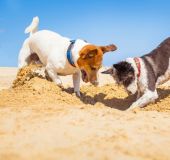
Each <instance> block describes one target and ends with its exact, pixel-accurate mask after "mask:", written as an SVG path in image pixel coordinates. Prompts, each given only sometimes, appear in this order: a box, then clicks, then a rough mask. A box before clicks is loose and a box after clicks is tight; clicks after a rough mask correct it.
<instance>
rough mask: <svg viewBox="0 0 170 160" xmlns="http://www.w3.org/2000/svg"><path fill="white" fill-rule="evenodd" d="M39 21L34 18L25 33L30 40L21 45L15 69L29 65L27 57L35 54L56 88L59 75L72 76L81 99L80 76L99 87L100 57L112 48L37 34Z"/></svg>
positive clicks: (59, 81)
mask: <svg viewBox="0 0 170 160" xmlns="http://www.w3.org/2000/svg"><path fill="white" fill-rule="evenodd" d="M38 24H39V18H38V17H34V18H33V20H32V23H31V24H30V26H28V27H27V28H26V30H25V33H30V36H29V37H28V38H27V39H26V40H25V41H24V43H23V46H22V48H21V50H20V53H19V58H18V67H19V68H22V67H24V66H26V65H28V63H29V61H30V57H31V55H33V54H35V53H36V54H37V56H38V57H39V59H40V61H41V63H42V64H43V65H44V66H45V69H46V71H47V73H48V74H49V76H50V78H51V79H52V80H53V81H54V82H55V83H56V84H57V85H59V86H62V82H61V80H60V78H59V75H62V76H65V75H71V74H72V75H73V86H74V92H75V93H76V95H77V96H80V76H81V75H82V80H83V81H84V82H86V83H87V82H90V83H92V84H93V85H97V84H98V77H97V73H98V70H99V69H100V67H101V65H102V59H103V54H104V53H106V52H110V51H115V50H116V49H117V47H116V46H115V45H113V44H112V45H107V46H96V45H93V44H90V43H87V42H86V41H84V40H81V39H77V40H74V41H71V40H70V39H69V38H66V37H63V36H61V35H59V34H57V33H55V32H52V31H49V30H41V31H37V30H38Z"/></svg>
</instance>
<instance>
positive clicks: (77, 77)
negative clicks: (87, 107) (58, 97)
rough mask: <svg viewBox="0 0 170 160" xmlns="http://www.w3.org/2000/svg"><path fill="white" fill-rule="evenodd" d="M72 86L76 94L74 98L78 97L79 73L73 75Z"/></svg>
mask: <svg viewBox="0 0 170 160" xmlns="http://www.w3.org/2000/svg"><path fill="white" fill-rule="evenodd" d="M73 86H74V92H75V93H76V96H78V97H80V96H81V95H80V72H76V73H74V74H73Z"/></svg>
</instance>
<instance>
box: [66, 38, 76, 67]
mask: <svg viewBox="0 0 170 160" xmlns="http://www.w3.org/2000/svg"><path fill="white" fill-rule="evenodd" d="M75 42H76V40H71V41H70V45H69V47H68V49H67V59H68V61H69V63H70V64H71V65H72V66H73V67H76V65H75V64H74V61H73V57H72V53H71V49H72V48H73V46H74V43H75Z"/></svg>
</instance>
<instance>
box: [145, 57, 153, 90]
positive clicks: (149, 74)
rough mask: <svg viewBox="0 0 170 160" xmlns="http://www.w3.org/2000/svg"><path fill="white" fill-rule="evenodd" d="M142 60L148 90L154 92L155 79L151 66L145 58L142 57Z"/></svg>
mask: <svg viewBox="0 0 170 160" xmlns="http://www.w3.org/2000/svg"><path fill="white" fill-rule="evenodd" d="M142 59H143V61H144V63H145V67H146V70H147V78H148V89H149V90H151V91H154V90H155V88H156V77H155V73H154V70H153V68H152V65H151V64H150V63H149V62H148V60H147V59H146V58H145V57H143V58H142Z"/></svg>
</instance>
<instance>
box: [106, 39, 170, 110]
mask: <svg viewBox="0 0 170 160" xmlns="http://www.w3.org/2000/svg"><path fill="white" fill-rule="evenodd" d="M103 73H104V74H111V75H112V76H113V78H114V79H115V80H116V82H117V83H118V84H123V85H124V87H125V88H126V90H127V91H128V92H129V93H132V94H135V93H136V92H137V93H138V94H137V100H136V101H135V102H134V103H133V104H132V105H131V106H130V108H129V110H130V109H133V108H136V107H144V106H145V105H147V104H148V103H150V102H154V101H155V100H156V99H157V98H158V94H157V90H156V87H157V85H159V84H162V83H164V82H165V81H167V80H168V79H169V78H170V38H167V39H166V40H164V41H163V42H162V43H161V44H160V45H159V46H158V47H157V48H156V49H154V50H153V51H151V52H150V53H149V54H146V55H144V56H142V57H140V58H127V59H126V60H125V61H122V62H119V63H117V64H114V65H113V67H112V68H110V69H108V70H106V71H104V72H103Z"/></svg>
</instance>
